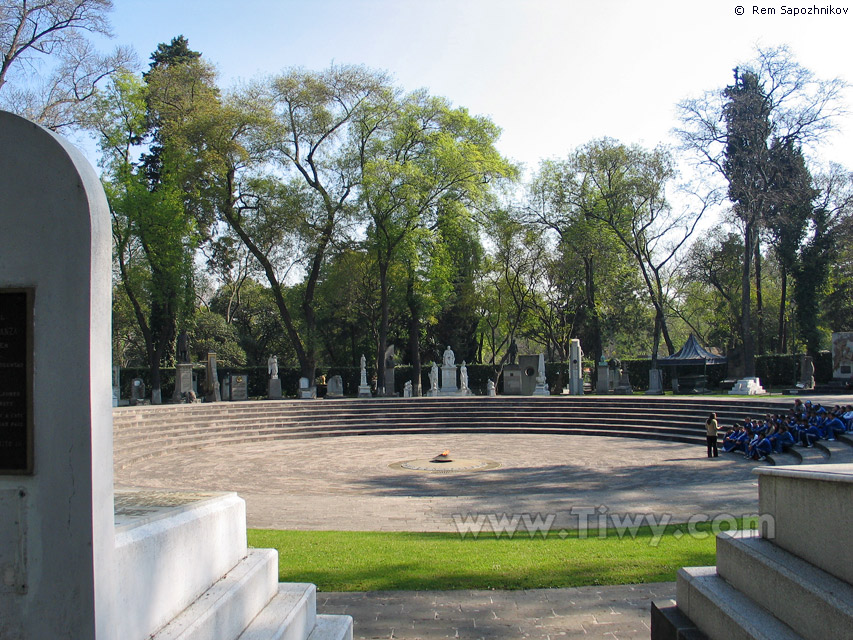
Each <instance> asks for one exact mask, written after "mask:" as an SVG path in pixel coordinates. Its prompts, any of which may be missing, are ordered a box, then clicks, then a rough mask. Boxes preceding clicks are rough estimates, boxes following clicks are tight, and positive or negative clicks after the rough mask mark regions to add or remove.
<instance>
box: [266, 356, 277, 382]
mask: <svg viewBox="0 0 853 640" xmlns="http://www.w3.org/2000/svg"><path fill="white" fill-rule="evenodd" d="M267 370H268V371H269V374H270V378H272V379H273V380H275V379H277V378H278V356H270V359H269V360H267Z"/></svg>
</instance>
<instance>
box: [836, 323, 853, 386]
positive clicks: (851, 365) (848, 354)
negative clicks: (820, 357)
mask: <svg viewBox="0 0 853 640" xmlns="http://www.w3.org/2000/svg"><path fill="white" fill-rule="evenodd" d="M832 377H833V379H836V380H843V381H849V380H853V331H842V332H837V333H833V334H832Z"/></svg>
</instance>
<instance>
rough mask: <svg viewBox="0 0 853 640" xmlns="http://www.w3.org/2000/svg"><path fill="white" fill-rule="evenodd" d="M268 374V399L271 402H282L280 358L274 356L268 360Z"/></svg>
mask: <svg viewBox="0 0 853 640" xmlns="http://www.w3.org/2000/svg"><path fill="white" fill-rule="evenodd" d="M267 373H269V375H270V379H269V382H268V383H267V397H268V398H269V399H270V400H281V378H279V377H278V356H276V355H272V356H270V357H269V358H268V359H267Z"/></svg>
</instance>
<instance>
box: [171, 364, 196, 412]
mask: <svg viewBox="0 0 853 640" xmlns="http://www.w3.org/2000/svg"><path fill="white" fill-rule="evenodd" d="M192 390H193V366H192V365H191V364H189V363H187V362H179V363H178V364H176V365H175V392H174V393H173V394H172V400H174V401H175V402H180V401H181V399H182V398H185V397H186V394H187V393H189V392H190V391H192Z"/></svg>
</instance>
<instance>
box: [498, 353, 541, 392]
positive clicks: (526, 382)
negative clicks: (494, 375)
mask: <svg viewBox="0 0 853 640" xmlns="http://www.w3.org/2000/svg"><path fill="white" fill-rule="evenodd" d="M518 366H519V370H520V379H521V391H520V393H521V395H523V396H532V395H533V392H534V391H536V377H537V376H538V375H539V356H538V355H535V356H534V355H529V354H528V355H520V356H518ZM504 389H506V381H504Z"/></svg>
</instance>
